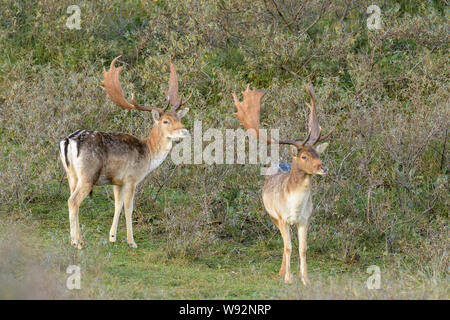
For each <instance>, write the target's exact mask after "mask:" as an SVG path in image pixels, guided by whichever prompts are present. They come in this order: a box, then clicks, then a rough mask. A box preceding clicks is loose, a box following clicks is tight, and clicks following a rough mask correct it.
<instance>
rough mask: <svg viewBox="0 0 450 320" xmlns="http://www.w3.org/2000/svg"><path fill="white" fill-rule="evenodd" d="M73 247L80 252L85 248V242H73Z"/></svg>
mask: <svg viewBox="0 0 450 320" xmlns="http://www.w3.org/2000/svg"><path fill="white" fill-rule="evenodd" d="M70 244H71V245H72V247H74V248H76V249H78V250H80V249H82V248H83V242H82V241H71V243H70Z"/></svg>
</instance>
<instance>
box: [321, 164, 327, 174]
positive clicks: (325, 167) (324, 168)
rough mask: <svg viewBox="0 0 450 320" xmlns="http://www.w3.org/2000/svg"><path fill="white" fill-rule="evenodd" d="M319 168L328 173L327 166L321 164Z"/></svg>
mask: <svg viewBox="0 0 450 320" xmlns="http://www.w3.org/2000/svg"><path fill="white" fill-rule="evenodd" d="M321 169H322V171H323V173H328V167H327V166H324V165H322V166H321Z"/></svg>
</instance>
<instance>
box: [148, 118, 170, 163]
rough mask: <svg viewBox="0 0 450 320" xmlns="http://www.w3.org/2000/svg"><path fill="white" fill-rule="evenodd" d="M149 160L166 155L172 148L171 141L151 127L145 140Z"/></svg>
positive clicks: (155, 127)
mask: <svg viewBox="0 0 450 320" xmlns="http://www.w3.org/2000/svg"><path fill="white" fill-rule="evenodd" d="M145 143H146V145H147V148H148V151H149V154H150V158H151V159H152V158H158V157H159V156H161V155H166V156H167V154H168V153H169V151H170V149H171V148H172V139H170V138H169V137H167V135H166V134H164V132H163V131H162V130H161V129H160V128H159V127H158V126H156V125H155V126H153V128H152V131H151V132H150V134H149V136H148V137H147V138H146V139H145Z"/></svg>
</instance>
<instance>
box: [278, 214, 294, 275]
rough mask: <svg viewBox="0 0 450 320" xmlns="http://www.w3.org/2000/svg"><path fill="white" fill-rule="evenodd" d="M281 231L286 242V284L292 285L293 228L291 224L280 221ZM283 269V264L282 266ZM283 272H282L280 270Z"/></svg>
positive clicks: (284, 254)
mask: <svg viewBox="0 0 450 320" xmlns="http://www.w3.org/2000/svg"><path fill="white" fill-rule="evenodd" d="M279 224H280V231H281V236H282V237H283V242H284V251H283V263H284V269H285V270H284V282H286V283H291V282H292V274H291V251H292V244H291V228H290V226H289V224H287V223H286V222H285V221H283V220H280V221H279ZM281 268H283V264H282V265H281ZM280 271H281V270H280Z"/></svg>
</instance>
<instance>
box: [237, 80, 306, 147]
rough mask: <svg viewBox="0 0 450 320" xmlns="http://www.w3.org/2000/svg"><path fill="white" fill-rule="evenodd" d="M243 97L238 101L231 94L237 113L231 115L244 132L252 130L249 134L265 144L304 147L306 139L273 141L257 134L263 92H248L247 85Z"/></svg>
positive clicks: (255, 90) (256, 90)
mask: <svg viewBox="0 0 450 320" xmlns="http://www.w3.org/2000/svg"><path fill="white" fill-rule="evenodd" d="M242 95H243V96H244V100H243V101H242V102H241V101H239V99H238V97H237V96H236V94H235V93H234V92H233V99H234V104H235V105H236V109H237V112H236V113H233V115H234V116H235V117H236V118H238V119H239V121H240V122H241V124H242V125H243V127H244V129H245V130H249V129H253V130H254V131H252V132H251V133H252V134H253V135H255V136H256V138H258V139H260V140H265V141H266V142H267V143H269V144H270V143H279V144H290V145H294V146H296V147H297V148H300V147H302V146H304V145H305V143H306V142H307V141H308V139H309V135H308V138H307V139H306V140H305V141H303V142H299V141H295V140H280V141H276V140H273V139H268V138H267V137H264V136H262V135H261V133H260V132H259V129H260V119H259V117H260V111H261V99H262V97H263V96H264V95H265V92H264V91H261V90H258V89H253V90H250V85H247V89H246V90H245V91H243V92H242Z"/></svg>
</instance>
